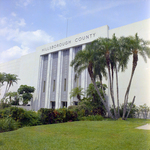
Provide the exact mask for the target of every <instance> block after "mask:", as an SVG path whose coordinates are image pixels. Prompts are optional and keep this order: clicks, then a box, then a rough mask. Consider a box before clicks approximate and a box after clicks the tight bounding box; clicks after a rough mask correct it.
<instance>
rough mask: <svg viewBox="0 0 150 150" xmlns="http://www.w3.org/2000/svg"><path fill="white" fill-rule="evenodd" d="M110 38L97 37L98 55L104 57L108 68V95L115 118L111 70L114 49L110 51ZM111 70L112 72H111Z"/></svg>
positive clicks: (111, 44)
mask: <svg viewBox="0 0 150 150" xmlns="http://www.w3.org/2000/svg"><path fill="white" fill-rule="evenodd" d="M112 46H113V43H112V40H111V39H109V38H99V39H98V51H99V55H100V56H102V57H103V58H105V62H106V66H107V69H108V77H109V83H110V95H111V99H112V102H113V108H114V115H115V118H117V113H116V106H115V99H114V91H113V72H114V64H113V63H114V61H111V60H112V58H113V57H111V56H112V55H114V53H113V52H114V51H112V50H111V49H112ZM111 70H112V72H111Z"/></svg>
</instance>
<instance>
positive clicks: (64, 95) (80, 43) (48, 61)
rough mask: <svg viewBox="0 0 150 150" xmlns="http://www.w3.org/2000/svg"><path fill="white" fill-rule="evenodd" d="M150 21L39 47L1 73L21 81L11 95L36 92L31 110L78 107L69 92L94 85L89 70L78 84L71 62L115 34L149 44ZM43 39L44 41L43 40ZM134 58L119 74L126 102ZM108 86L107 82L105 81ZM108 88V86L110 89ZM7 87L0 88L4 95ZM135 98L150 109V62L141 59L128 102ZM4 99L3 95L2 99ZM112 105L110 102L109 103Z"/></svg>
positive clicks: (3, 66)
mask: <svg viewBox="0 0 150 150" xmlns="http://www.w3.org/2000/svg"><path fill="white" fill-rule="evenodd" d="M149 27H150V19H147V20H143V21H140V22H136V23H133V24H129V25H126V26H123V27H119V28H115V29H111V30H109V27H108V26H107V25H106V26H103V27H99V28H96V29H93V30H90V31H87V32H83V33H80V34H77V35H74V36H71V37H67V38H64V39H61V40H59V41H56V42H53V43H49V44H46V45H43V46H40V47H38V48H37V49H36V51H35V52H34V53H31V54H28V55H25V56H22V57H21V58H19V59H16V60H13V61H10V62H6V63H3V64H0V72H5V73H13V74H17V75H18V77H19V78H20V80H19V81H18V84H16V85H14V86H13V87H11V89H10V91H12V92H13V91H17V89H18V88H19V86H20V85H22V84H26V85H29V86H34V87H35V88H36V91H35V93H34V94H33V95H34V96H33V101H32V109H33V110H38V109H40V108H60V107H63V106H66V107H67V106H70V105H73V104H76V102H77V99H76V98H71V99H70V94H69V93H70V91H71V89H73V88H74V87H76V86H81V87H82V88H84V90H86V88H87V86H88V85H89V83H91V80H90V77H89V74H88V72H87V70H84V71H83V72H82V73H81V76H80V77H79V78H78V80H76V81H75V80H74V69H73V68H72V67H70V62H71V61H72V60H73V59H74V57H75V55H76V53H77V52H78V51H80V50H83V49H84V48H85V47H86V44H88V43H90V42H92V41H93V40H95V39H97V38H99V37H109V38H111V37H112V35H113V34H114V33H115V35H116V36H117V37H120V36H129V35H133V36H134V35H135V33H138V36H139V37H140V38H143V39H145V40H150V28H149ZM43 38H44V37H43ZM131 66H132V58H131V60H130V62H129V64H128V69H127V70H126V71H125V72H124V73H119V87H120V88H119V89H120V99H121V103H122V102H123V98H124V94H125V90H126V87H127V85H128V82H129V78H130V74H131ZM103 82H104V83H106V84H107V85H108V81H103ZM108 86H109V85H108ZM4 89H5V86H4V87H2V88H1V94H3V93H4ZM107 95H108V101H109V99H110V94H109V88H108V90H107ZM134 95H135V96H136V101H135V104H137V105H141V104H144V103H146V104H147V105H149V106H150V60H148V62H147V63H144V60H143V59H142V58H141V57H139V61H138V66H137V69H136V72H135V76H134V79H133V82H132V87H131V92H130V97H129V100H130V101H131V100H132V98H133V96H134ZM0 96H1V97H2V95H0ZM109 105H111V101H109Z"/></svg>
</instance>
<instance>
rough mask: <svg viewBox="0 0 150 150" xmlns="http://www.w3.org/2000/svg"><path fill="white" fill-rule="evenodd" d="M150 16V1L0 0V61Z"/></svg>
mask: <svg viewBox="0 0 150 150" xmlns="http://www.w3.org/2000/svg"><path fill="white" fill-rule="evenodd" d="M148 18H150V0H0V63H3V62H7V61H10V60H14V59H17V58H20V57H21V56H22V55H26V54H28V53H32V52H35V51H36V47H38V46H41V45H44V44H47V43H50V42H53V41H57V40H60V39H62V38H66V37H69V36H72V35H75V34H79V33H82V32H85V31H88V30H91V29H94V28H98V27H101V26H104V25H108V26H109V29H113V28H117V27H120V26H124V25H127V24H131V23H134V22H138V21H142V20H145V19H148Z"/></svg>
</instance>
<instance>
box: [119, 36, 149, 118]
mask: <svg viewBox="0 0 150 150" xmlns="http://www.w3.org/2000/svg"><path fill="white" fill-rule="evenodd" d="M126 40H127V41H128V43H127V44H128V45H126V47H127V49H128V51H129V52H132V55H133V62H132V71H131V77H130V80H129V84H128V87H127V90H126V93H125V97H124V109H123V116H122V118H123V119H125V114H126V106H127V103H128V97H129V91H130V87H131V83H132V79H133V75H134V72H135V69H136V66H137V62H138V54H140V55H141V56H142V57H143V59H144V61H145V62H147V57H146V56H148V58H150V47H148V45H150V42H149V41H144V40H143V39H140V38H139V37H138V35H137V33H136V34H135V36H134V37H133V36H130V37H127V39H126Z"/></svg>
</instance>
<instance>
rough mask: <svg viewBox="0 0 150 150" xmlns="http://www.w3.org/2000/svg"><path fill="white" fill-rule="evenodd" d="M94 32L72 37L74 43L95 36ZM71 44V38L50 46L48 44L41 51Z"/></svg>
mask: <svg viewBox="0 0 150 150" xmlns="http://www.w3.org/2000/svg"><path fill="white" fill-rule="evenodd" d="M95 34H96V33H92V34H88V35H84V36H80V37H77V38H75V39H74V41H75V43H77V42H80V41H84V40H87V39H91V38H94V37H95ZM69 44H71V40H68V41H65V42H61V43H58V44H54V45H52V46H49V47H47V48H43V49H42V51H49V50H51V49H55V48H57V47H63V46H65V45H69Z"/></svg>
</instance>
